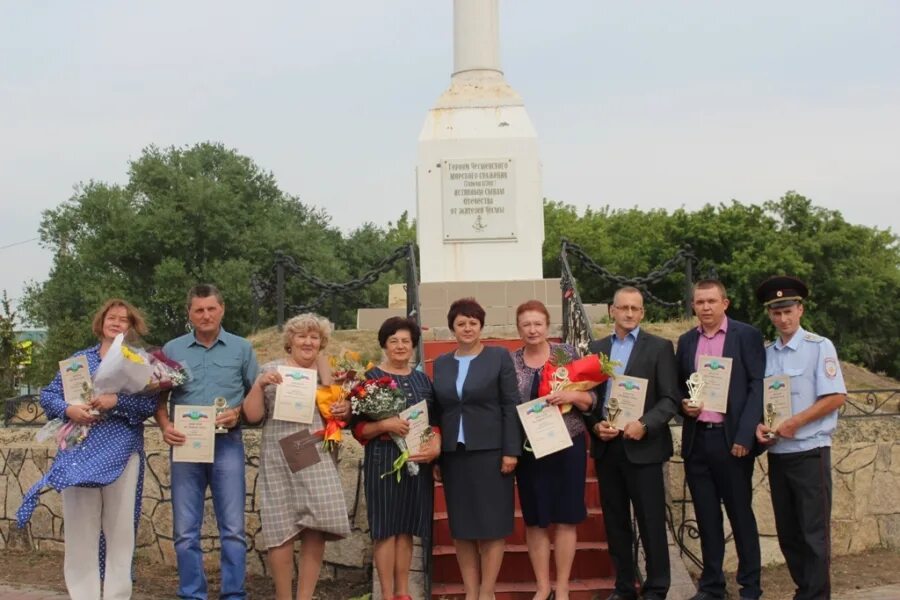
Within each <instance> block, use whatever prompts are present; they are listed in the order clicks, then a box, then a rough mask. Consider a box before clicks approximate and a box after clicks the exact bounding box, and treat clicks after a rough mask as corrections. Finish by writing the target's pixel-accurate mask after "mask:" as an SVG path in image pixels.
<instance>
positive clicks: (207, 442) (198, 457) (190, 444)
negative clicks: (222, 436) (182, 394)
mask: <svg viewBox="0 0 900 600" xmlns="http://www.w3.org/2000/svg"><path fill="white" fill-rule="evenodd" d="M172 423H173V424H174V425H175V429H176V430H177V431H180V432H181V433H183V434H184V436H185V437H186V438H187V439H186V440H185V442H184V444H183V445H181V446H172V462H192V463H211V462H213V459H214V458H215V455H216V407H215V406H192V405H188V404H177V405H175V410H174V411H173V415H172Z"/></svg>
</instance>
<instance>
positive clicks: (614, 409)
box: [606, 398, 622, 429]
mask: <svg viewBox="0 0 900 600" xmlns="http://www.w3.org/2000/svg"><path fill="white" fill-rule="evenodd" d="M606 413H607V415H608V419H607V420H608V421H609V424H610V426H612V427H616V417H618V416H619V415H620V414H622V409H621V408H619V400H618V399H617V398H610V399H609V402H607V403H606ZM617 429H618V428H617Z"/></svg>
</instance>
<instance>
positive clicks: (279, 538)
mask: <svg viewBox="0 0 900 600" xmlns="http://www.w3.org/2000/svg"><path fill="white" fill-rule="evenodd" d="M330 334H331V323H330V322H329V321H328V319H325V318H323V317H320V316H318V315H315V314H312V313H308V314H303V315H298V316H296V317H294V318H292V319H291V320H289V321H288V322H287V323H285V325H284V349H285V351H286V352H287V353H288V357H287V358H286V359H281V360H274V361H272V362H270V363H266V364H265V365H263V366H262V367H261V368H260V375H259V377H258V378H257V379H256V382H255V383H254V384H253V388H251V390H250V393H249V394H247V397H246V398H245V399H244V404H243V411H244V416H245V417H246V419H247V420H248V421H249V422H251V423H256V422H258V421H260V420H262V419H265V421H264V422H263V431H262V448H261V451H260V464H259V481H258V486H259V488H258V489H259V493H260V517H261V521H262V535H263V542H264V544H265V546H266V548H267V550H268V554H269V566H270V567H271V568H272V580H273V582H274V583H275V597H276V599H277V600H291V598H292V593H291V586H292V579H293V575H294V541H295V540H297V539H299V540H300V542H301V546H300V565H299V573H298V576H297V579H298V582H297V600H309V599H311V598H312V597H313V592H314V591H315V589H316V582H317V581H318V579H319V570H320V569H321V568H322V557H323V556H324V553H325V542H326V541H328V540H338V539H341V538H345V537H347V536H348V535H350V521H349V518H348V516H347V504H346V501H345V500H344V492H343V490H342V489H341V480H340V477H339V475H338V471H337V465H336V464H335V458H334V456H333V455H332V454H331V453H330V452H327V451H326V450H325V449H324V448H323V446H322V442H318V443H316V450H317V451H318V453H319V462H318V463H316V464H313V465H310V466H308V467H305V468H303V469H301V470H299V471H297V472H296V473H292V472H291V470H290V467H289V466H288V463H287V461H286V460H285V458H284V454H283V452H282V450H281V445H280V444H279V443H278V441H279V440H280V439H282V438H284V437H287V436H289V435H292V434H294V433H297V432H299V431H301V430H304V429H306V430H309V431H310V432H316V431H319V430H321V429H323V428H324V424H323V421H322V416H321V415H320V414H319V411H318V410H316V411H313V421H312V423H311V424H308V425H307V424H303V423H295V422H292V421H281V420H278V419H275V418H274V406H275V391H276V386H277V385H278V384H279V383H281V375H280V374H279V373H278V366H279V365H287V366H292V367H304V368H307V369H316V368H317V367H318V366H319V365H320V364H323V365H324V363H320V361H319V351H320V350H322V349H323V348H324V347H325V345H326V344H327V343H328V337H329V335H330ZM319 377H320V380H324V382H327V383H330V380H331V374H330V372H329V371H328V369H327V367H325V368H324V369H322V370H320V371H319ZM349 405H350V403H349V402H347V401H345V400H344V401H341V402H337V403H335V404H334V405H333V406H332V414H333V415H334V416H335V417H338V418H347V417H348V416H349V414H350V406H349Z"/></svg>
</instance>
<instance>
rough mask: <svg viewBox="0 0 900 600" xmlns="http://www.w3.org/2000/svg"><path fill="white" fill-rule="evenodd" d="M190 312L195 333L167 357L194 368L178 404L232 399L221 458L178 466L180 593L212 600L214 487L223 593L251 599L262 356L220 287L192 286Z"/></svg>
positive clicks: (166, 434) (223, 422) (174, 475)
mask: <svg viewBox="0 0 900 600" xmlns="http://www.w3.org/2000/svg"><path fill="white" fill-rule="evenodd" d="M187 309H188V318H189V319H190V322H191V325H192V326H193V331H192V332H190V333H188V334H186V335H183V336H181V337H178V338H175V339H174V340H171V341H170V342H169V343H167V344H166V345H165V346H164V347H163V351H164V352H165V353H166V355H167V356H169V357H171V358H173V359H174V360H177V361H179V362H181V363H182V364H185V365H187V367H188V369H189V370H190V372H191V376H192V378H191V381H189V382H188V383H186V384H185V385H183V386H181V387H178V388H175V390H173V392H172V395H171V404H173V405H175V404H188V405H200V406H213V405H214V401H215V399H216V398H224V399H225V401H226V404H227V407H226V408H225V409H224V410H223V411H221V412H220V414H219V415H218V416H217V417H216V425H217V426H221V427H224V428H225V429H227V432H226V433H220V434H219V433H217V435H216V448H215V459H214V462H213V463H185V462H177V463H176V462H172V463H171V479H172V514H173V529H174V537H175V557H176V560H177V562H178V579H179V585H178V597H179V598H184V599H190V600H206V599H207V585H206V574H205V573H204V571H203V550H202V548H201V546H200V528H201V526H202V524H203V508H204V499H205V497H206V489H207V487H209V488H210V489H211V490H212V500H213V507H214V509H215V513H216V523H217V524H218V527H219V540H220V542H221V544H220V546H221V550H220V553H221V557H220V558H221V578H222V586H221V593H220V595H219V598H222V599H223V600H224V599H226V598H227V599H229V600H234V599H239V598H246V597H247V595H246V592H245V591H244V575H245V572H246V566H247V542H246V538H245V535H244V502H245V494H246V489H245V487H246V485H245V483H244V442H243V439H242V437H241V428H240V415H241V402H242V401H243V399H244V396H246V395H247V392H249V391H250V388H251V387H252V386H253V382H254V381H255V380H256V377H257V375H258V367H257V364H256V355H255V354H254V352H253V348H252V347H251V346H250V342H248V341H247V340H246V339H244V338H242V337H238V336H236V335H233V334H230V333H228V332H227V331H225V330H224V329H222V318H223V317H224V316H225V304H224V302H223V301H222V294H221V293H220V292H219V290H218V289H217V288H216V287H215V286H213V285H207V284H201V285H196V286H194V287H193V288H191V291H190V292H189V293H188V302H187ZM167 404H168V403H166V402H161V403H160V406H159V408H158V409H157V411H156V420H157V422H158V423H159V428H160V429H161V430H162V433H163V439H164V440H165V441H166V443H167V444H169V445H170V446H180V445H182V444H184V442H185V436H184V434H182V433H180V432H178V431H177V430H176V429H175V427H174V426H173V424H172V422H171V420H170V415H169V406H168V405H167Z"/></svg>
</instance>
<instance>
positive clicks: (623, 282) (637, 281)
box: [563, 239, 699, 308]
mask: <svg viewBox="0 0 900 600" xmlns="http://www.w3.org/2000/svg"><path fill="white" fill-rule="evenodd" d="M563 253H564V254H565V253H569V254H571V255H572V256H574V257H576V258H578V259H579V260H580V261H581V264H582V266H583V267H584V268H585V269H587V270H588V271H590V272H591V273H593V274H595V275H597V276H598V277H600V278H601V279H603V280H604V281H607V282H609V283H611V284H613V285H615V286H617V287H623V286H627V285H630V286H632V287H636V288H638V289H639V290H641V291H642V292H643V293H644V295H645V296H646V297H647V299H648V300H650V301H651V302H655V303H656V304H659V305H660V306H663V307H665V308H678V307H680V306H682V302H681V301H680V300H679V301H677V302H669V301H667V300H663V299H662V298H659V297H658V296H656V295H655V294H653V293H652V292H651V291H650V290H649V289H648V288H647V286H648V285H652V284H655V283H659V282H661V281H662V280H663V279H665V278H666V277H667V276H668V275H670V274H671V273H674V272H675V269H676V268H677V267H678V266H679V265H681V264H684V263H685V262H687V261H691V264H693V266H694V267H695V268H696V267H697V266H698V264H699V261H698V260H697V256H696V255H695V254H694V252H693V251H692V250H691V249H690V248H681V249H679V250H678V251H677V252H676V253H675V256H673V257H672V258H670V259H669V260H667V261H666V262H664V263H663V264H662V266H661V267H659V268H658V269H657V270H655V271H651V272H650V273H648V274H647V275H646V276H645V277H625V276H624V275H616V274H615V273H613V272H612V271H610V270H609V269H607V268H605V267H603V266H601V265H598V264H597V263H596V262H594V260H593V259H592V258H591V257H590V256H588V255H587V254H586V253H585V251H584V249H583V248H582V247H581V246H579V245H578V244H575V243H573V242H570V241H568V240H565V239H564V240H563Z"/></svg>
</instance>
